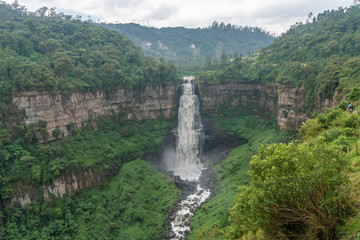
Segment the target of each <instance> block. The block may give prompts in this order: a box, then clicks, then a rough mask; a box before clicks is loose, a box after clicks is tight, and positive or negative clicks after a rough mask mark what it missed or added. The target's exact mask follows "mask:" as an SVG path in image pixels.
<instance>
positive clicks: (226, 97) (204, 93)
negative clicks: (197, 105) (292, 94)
mask: <svg viewBox="0 0 360 240" xmlns="http://www.w3.org/2000/svg"><path fill="white" fill-rule="evenodd" d="M199 92H200V98H201V104H202V108H203V111H204V112H208V113H216V112H217V111H218V110H220V109H223V108H229V107H235V106H243V107H244V108H246V109H247V110H249V111H251V112H252V113H254V114H257V115H263V113H264V111H267V112H274V111H276V100H277V96H276V89H275V87H273V86H263V85H249V84H236V83H229V84H219V85H206V84H201V85H199Z"/></svg>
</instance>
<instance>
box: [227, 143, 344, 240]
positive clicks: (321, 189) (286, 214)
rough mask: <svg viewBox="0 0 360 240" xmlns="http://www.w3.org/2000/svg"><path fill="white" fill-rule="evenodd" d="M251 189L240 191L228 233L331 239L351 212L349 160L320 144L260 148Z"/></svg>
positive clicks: (238, 236)
mask: <svg viewBox="0 0 360 240" xmlns="http://www.w3.org/2000/svg"><path fill="white" fill-rule="evenodd" d="M250 166H251V170H250V178H251V185H250V186H248V187H242V188H240V193H239V194H238V195H237V196H236V198H235V204H234V206H233V207H232V209H231V211H230V221H231V223H232V225H231V227H230V228H229V235H230V237H231V238H232V239H234V238H240V237H241V236H243V235H244V234H246V233H247V232H249V231H256V230H257V229H263V230H264V232H265V234H266V235H267V236H269V237H277V238H282V237H286V236H299V237H300V236H305V237H306V238H308V239H316V238H320V239H333V238H334V237H335V235H334V233H335V229H336V227H337V225H338V224H339V223H341V222H342V220H344V219H345V217H346V216H347V215H348V214H349V210H350V207H351V204H350V199H349V196H350V185H349V183H350V182H349V179H348V176H347V175H346V172H347V171H346V170H347V169H348V161H347V160H346V158H344V156H343V154H342V153H341V152H340V151H339V150H338V149H336V148H335V147H333V146H331V147H329V146H328V145H326V144H323V143H320V142H316V144H313V143H304V144H296V143H291V144H289V145H286V144H274V145H269V146H262V147H261V148H260V149H259V155H256V156H254V157H253V158H252V161H251V163H250Z"/></svg>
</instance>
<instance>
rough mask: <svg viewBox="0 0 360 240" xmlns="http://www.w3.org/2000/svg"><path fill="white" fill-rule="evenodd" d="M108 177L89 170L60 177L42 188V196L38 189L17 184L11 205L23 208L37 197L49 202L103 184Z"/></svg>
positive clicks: (107, 173)
mask: <svg viewBox="0 0 360 240" xmlns="http://www.w3.org/2000/svg"><path fill="white" fill-rule="evenodd" d="M109 177H111V173H110V172H103V173H97V174H95V173H94V172H93V171H92V170H91V169H89V170H87V171H85V172H83V173H82V174H78V175H74V174H70V175H61V176H59V177H58V178H56V179H54V180H53V181H52V182H51V183H50V184H47V185H43V186H42V189H43V191H42V195H41V196H40V194H41V193H40V192H39V189H38V188H35V187H33V186H32V185H29V184H21V183H19V184H18V185H17V186H15V187H14V189H13V191H14V192H15V194H14V196H13V198H12V199H11V201H10V202H11V203H15V202H19V204H20V205H21V206H22V207H23V206H24V205H25V204H27V203H30V204H33V203H36V202H37V200H38V198H39V196H40V197H42V199H43V200H44V201H50V200H51V199H52V198H54V197H55V198H62V197H63V196H64V195H65V194H68V195H71V194H73V193H75V192H77V191H80V190H82V189H84V188H87V187H94V186H97V185H100V184H102V183H105V182H106V181H107V180H108V179H109Z"/></svg>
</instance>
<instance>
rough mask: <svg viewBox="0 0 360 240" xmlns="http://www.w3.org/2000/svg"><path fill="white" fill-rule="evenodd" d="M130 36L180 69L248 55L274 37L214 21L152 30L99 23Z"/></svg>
mask: <svg viewBox="0 0 360 240" xmlns="http://www.w3.org/2000/svg"><path fill="white" fill-rule="evenodd" d="M100 25H101V26H104V27H106V28H109V29H112V30H115V31H117V32H119V33H121V34H124V35H125V36H127V37H129V38H130V39H131V40H132V41H134V42H135V43H136V44H137V45H138V46H140V47H141V49H142V51H143V52H144V53H145V54H148V55H151V56H154V57H156V58H164V59H166V60H169V61H172V62H173V63H175V64H176V65H177V66H179V67H180V68H181V67H183V66H186V65H194V64H200V63H201V64H205V59H206V57H208V60H207V61H209V59H211V58H212V60H213V61H214V60H215V61H219V60H220V58H221V55H222V54H223V51H224V52H225V53H226V54H227V55H232V56H233V55H236V54H238V55H247V54H249V53H252V52H254V51H258V50H260V49H261V48H263V47H265V46H267V45H268V44H270V43H272V42H273V41H274V37H273V36H271V35H270V34H269V33H267V32H265V31H264V30H262V29H260V28H257V27H241V26H235V25H231V24H224V23H220V24H219V23H217V22H214V23H213V24H212V26H209V27H207V28H196V29H190V28H184V27H167V28H154V27H145V26H140V25H138V24H134V23H129V24H112V23H109V24H105V23H102V24H100Z"/></svg>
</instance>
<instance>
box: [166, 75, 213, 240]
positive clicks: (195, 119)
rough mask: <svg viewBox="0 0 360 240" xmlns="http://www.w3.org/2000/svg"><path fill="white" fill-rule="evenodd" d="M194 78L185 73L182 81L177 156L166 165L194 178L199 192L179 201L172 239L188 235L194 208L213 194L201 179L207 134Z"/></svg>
mask: <svg viewBox="0 0 360 240" xmlns="http://www.w3.org/2000/svg"><path fill="white" fill-rule="evenodd" d="M193 79H194V78H193V77H184V82H183V84H182V85H181V86H182V95H181V97H180V104H179V112H178V127H177V130H176V135H177V144H176V153H175V158H169V159H167V166H168V170H172V171H174V175H177V176H179V177H180V178H181V179H184V180H190V181H193V182H195V183H196V184H197V192H196V193H195V194H191V195H189V196H186V197H185V199H184V200H182V201H181V202H180V203H179V204H178V210H177V211H176V212H175V213H174V215H173V216H172V217H171V219H172V221H171V230H172V233H173V236H172V237H173V238H172V239H185V235H186V233H187V232H188V231H189V230H190V221H191V219H192V217H193V215H194V212H195V210H196V209H197V208H198V207H199V206H200V205H201V203H203V202H204V201H205V200H206V199H207V198H208V197H209V196H210V190H208V189H203V188H201V187H200V183H199V178H200V175H201V171H202V170H203V169H204V167H203V165H202V164H201V161H200V160H201V152H202V145H203V138H204V136H203V135H204V134H203V128H202V124H201V117H200V111H199V99H198V97H197V96H196V94H195V91H194V85H193V83H192V80H193ZM174 159H175V162H174V161H173V160H174Z"/></svg>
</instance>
